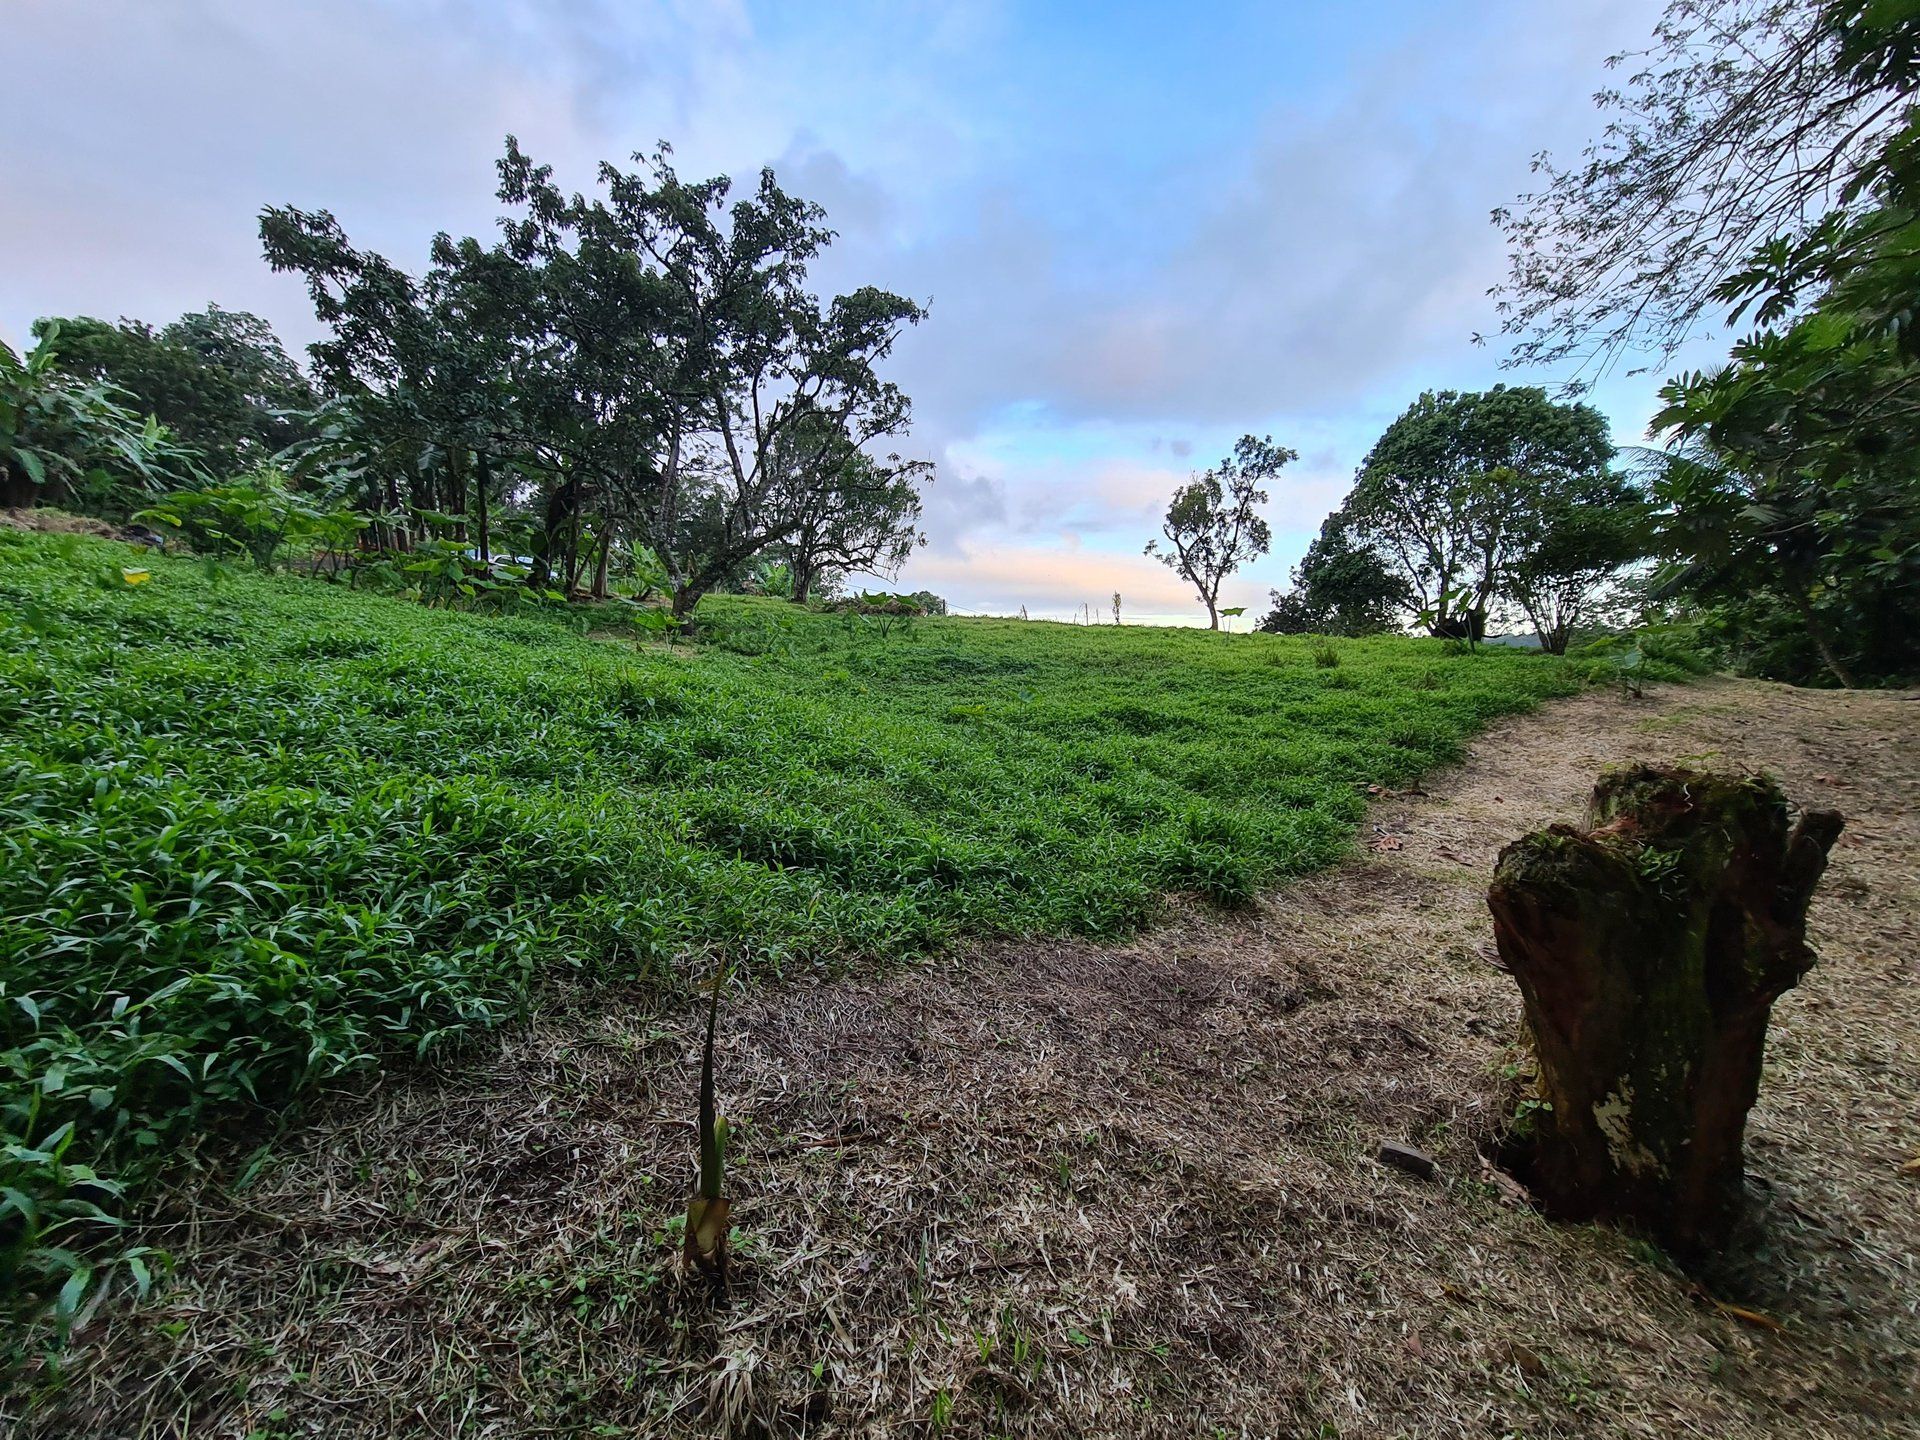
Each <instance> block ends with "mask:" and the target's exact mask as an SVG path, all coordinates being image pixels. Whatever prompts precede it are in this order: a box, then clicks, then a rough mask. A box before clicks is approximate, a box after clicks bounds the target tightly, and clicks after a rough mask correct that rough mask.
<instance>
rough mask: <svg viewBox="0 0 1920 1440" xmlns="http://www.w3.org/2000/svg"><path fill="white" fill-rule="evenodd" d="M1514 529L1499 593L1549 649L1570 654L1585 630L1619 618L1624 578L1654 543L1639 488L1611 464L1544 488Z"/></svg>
mask: <svg viewBox="0 0 1920 1440" xmlns="http://www.w3.org/2000/svg"><path fill="white" fill-rule="evenodd" d="M1516 529H1517V533H1516V535H1515V536H1514V543H1513V545H1512V548H1511V560H1510V561H1509V563H1508V566H1507V569H1506V573H1505V575H1504V576H1503V577H1502V580H1501V586H1500V594H1501V596H1502V598H1504V599H1506V600H1508V601H1510V602H1511V603H1512V604H1513V605H1515V606H1517V607H1518V608H1519V610H1520V612H1521V613H1522V614H1524V615H1525V616H1526V617H1527V620H1528V622H1529V623H1531V624H1532V626H1533V631H1534V634H1535V635H1537V636H1538V637H1539V639H1540V648H1541V649H1543V650H1545V651H1546V652H1547V653H1548V654H1551V655H1563V654H1565V653H1566V649H1567V643H1568V642H1569V641H1570V640H1571V639H1572V638H1573V637H1574V635H1575V634H1576V633H1578V632H1579V631H1580V630H1583V629H1586V628H1588V627H1590V626H1593V625H1595V624H1597V623H1599V622H1601V621H1602V620H1605V619H1617V618H1619V617H1620V615H1621V613H1622V612H1623V610H1624V609H1625V602H1626V600H1627V595H1626V592H1625V589H1624V587H1623V585H1622V583H1621V582H1622V578H1623V576H1624V575H1625V574H1626V573H1627V571H1628V570H1629V569H1630V568H1631V567H1633V566H1634V565H1636V564H1637V563H1638V562H1641V561H1644V560H1645V559H1646V558H1647V557H1648V555H1649V554H1650V553H1651V551H1652V549H1653V545H1654V540H1653V527H1652V516H1651V512H1650V507H1649V505H1648V502H1647V499H1646V496H1645V494H1644V492H1643V490H1642V488H1641V486H1640V485H1639V484H1638V483H1637V482H1636V481H1635V479H1634V478H1633V477H1632V476H1630V475H1623V474H1618V473H1615V472H1613V471H1609V470H1601V471H1596V472H1594V473H1592V474H1590V475H1576V476H1573V477H1571V478H1570V479H1569V480H1568V481H1567V483H1565V484H1562V485H1555V486H1551V487H1547V488H1545V489H1544V490H1543V492H1542V493H1541V494H1540V495H1539V496H1538V498H1537V502H1536V503H1535V504H1533V505H1530V506H1528V507H1527V508H1526V509H1525V510H1524V511H1523V512H1521V514H1520V515H1519V516H1518V518H1517V522H1516Z"/></svg>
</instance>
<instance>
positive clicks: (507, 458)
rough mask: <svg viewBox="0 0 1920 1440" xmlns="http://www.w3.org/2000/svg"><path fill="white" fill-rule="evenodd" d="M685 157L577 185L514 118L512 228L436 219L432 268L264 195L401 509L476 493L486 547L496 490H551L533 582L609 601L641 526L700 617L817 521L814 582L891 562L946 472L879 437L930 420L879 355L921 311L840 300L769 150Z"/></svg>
mask: <svg viewBox="0 0 1920 1440" xmlns="http://www.w3.org/2000/svg"><path fill="white" fill-rule="evenodd" d="M669 157H670V152H669V151H668V149H667V148H666V147H665V146H662V147H660V148H659V149H658V150H657V151H656V152H655V153H654V154H653V155H651V156H645V157H639V160H640V165H639V168H638V169H636V170H634V171H623V170H621V169H619V168H618V167H616V166H613V165H603V166H602V167H601V168H600V173H599V180H600V193H599V194H597V195H593V196H588V195H582V194H573V195H568V194H567V193H565V192H563V191H562V190H561V189H560V188H559V187H558V186H557V185H556V184H555V182H554V179H553V174H552V171H551V169H550V168H549V167H547V166H541V165H536V164H534V162H533V161H532V160H531V159H530V158H529V157H528V156H527V155H526V154H525V153H524V152H523V151H522V150H521V149H520V147H519V145H518V144H517V143H516V142H515V141H513V139H512V138H511V137H509V139H508V142H507V148H506V154H505V156H504V157H503V158H502V160H501V161H500V164H499V177H500V185H499V191H498V195H499V199H500V200H501V202H502V203H503V204H505V205H507V206H509V207H510V213H509V214H508V215H507V216H505V217H503V219H502V222H501V228H502V239H501V240H500V242H499V243H497V244H495V245H492V246H483V245H482V244H481V243H480V242H479V241H477V240H474V239H471V238H468V239H464V240H459V241H455V240H453V239H452V238H450V237H448V236H445V235H442V236H439V237H438V238H436V240H435V241H434V244H433V249H432V265H431V268H430V269H429V270H428V271H427V273H426V274H425V275H424V276H422V277H420V278H419V279H415V278H414V277H412V276H410V275H408V274H406V273H405V272H404V271H402V270H400V269H399V268H398V267H397V266H395V265H393V264H391V263H390V262H388V261H387V260H385V259H384V258H382V257H380V256H378V255H375V254H371V253H369V252H365V251H361V250H357V249H355V248H354V247H353V246H352V245H351V244H350V243H349V242H348V240H347V237H346V235H345V232H344V231H343V230H342V229H341V227H340V225H339V223H338V222H337V221H336V220H335V219H334V217H333V216H332V215H330V214H328V213H326V212H325V211H319V212H305V211H300V210H295V209H292V208H284V207H283V208H273V209H269V210H268V211H267V212H266V213H265V215H264V217H263V219H262V224H261V233H262V239H263V241H264V243H265V246H266V250H267V255H268V258H269V260H270V262H271V263H272V264H273V265H274V267H275V268H276V269H281V270H291V271H298V272H299V273H301V274H303V275H305V276H306V278H307V284H308V290H309V292H310V294H311V296H312V298H313V302H314V308H315V313H316V315H317V316H318V317H319V318H320V319H321V320H322V321H323V322H325V323H326V324H327V325H328V326H329V327H330V328H331V330H332V335H331V337H330V338H329V339H327V340H326V341H323V342H322V343H321V344H319V345H317V346H315V347H314V357H315V362H316V365H317V367H318V368H319V370H320V373H321V375H322V377H323V379H324V380H325V381H326V383H327V384H328V386H329V387H330V388H331V389H332V390H334V391H335V392H336V393H338V394H339V395H340V397H341V398H342V405H343V409H342V415H343V417H344V419H345V421H346V425H345V429H346V432H347V434H348V436H350V437H351V438H352V439H354V440H355V441H357V442H358V443H359V445H360V447H361V448H362V450H363V451H366V452H371V453H374V454H377V455H379V456H381V457H384V463H380V464H376V465H367V464H360V465H359V466H358V467H357V468H359V469H360V470H362V471H363V472H369V473H380V474H382V475H383V477H384V479H385V483H386V484H387V485H388V487H389V493H388V494H387V496H386V497H385V508H386V509H387V510H388V511H394V512H397V511H400V510H401V509H402V508H403V507H402V505H401V503H400V500H399V497H398V495H397V494H395V493H393V487H394V479H393V476H394V474H395V473H396V471H397V472H398V473H401V474H404V475H406V476H407V477H408V482H409V488H410V489H411V490H412V491H413V495H412V498H411V505H412V506H413V507H414V508H416V509H418V508H425V509H437V510H446V511H449V512H453V513H461V514H465V513H469V512H471V513H472V514H473V516H474V519H475V524H476V526H477V527H478V529H479V530H480V541H481V552H482V555H483V558H484V557H485V555H486V553H487V537H486V531H485V527H486V525H487V523H488V521H487V515H488V507H489V506H490V505H493V506H497V505H498V504H499V503H500V502H502V501H504V500H509V499H515V500H517V499H519V498H520V497H521V496H522V493H523V492H525V491H531V492H532V495H531V497H530V498H531V501H532V505H533V508H534V509H535V510H537V512H538V520H537V523H536V525H535V527H534V533H533V535H532V537H531V542H530V549H531V559H532V561H533V564H532V565H531V566H530V567H529V573H528V581H529V583H530V584H531V585H532V586H534V587H535V588H538V589H546V588H555V589H558V590H560V591H561V592H562V593H568V592H571V591H572V590H573V589H574V588H575V587H576V585H578V584H579V582H580V581H581V579H582V577H583V575H584V574H585V573H586V572H587V571H588V570H589V569H591V571H592V574H593V579H592V590H593V593H594V594H595V595H596V596H600V597H603V596H604V595H605V594H606V593H607V578H608V577H607V570H608V565H609V560H610V557H611V555H612V554H613V553H614V552H615V550H616V549H617V548H618V547H619V546H621V545H623V544H624V545H626V546H628V547H638V546H645V547H647V548H648V549H650V550H651V551H652V553H653V554H654V555H655V556H657V557H658V559H659V561H660V562H661V564H662V565H663V567H664V568H665V570H666V572H667V577H668V578H667V584H666V586H665V588H666V589H667V590H668V591H669V593H670V596H671V601H672V605H673V610H674V614H675V615H676V617H679V618H681V619H684V618H685V617H686V616H687V615H688V614H690V613H691V611H692V609H693V607H694V606H695V605H696V604H697V603H698V601H699V598H700V596H701V595H703V594H705V593H707V592H708V591H709V590H712V589H714V588H716V587H718V586H721V585H723V584H725V583H728V582H730V581H735V580H737V579H738V578H740V577H741V576H742V574H743V573H744V571H745V568H746V567H747V566H748V565H749V564H750V563H751V562H752V561H753V560H754V559H756V558H757V557H758V556H760V555H762V554H763V553H764V552H767V551H769V550H772V549H776V548H778V547H780V546H783V545H787V544H790V543H791V542H794V541H795V540H796V537H798V538H799V539H800V540H801V542H802V543H801V546H800V548H799V549H798V550H796V551H795V552H794V553H793V555H791V556H790V557H789V558H790V559H791V560H793V561H795V562H796V575H795V580H796V590H797V591H798V592H799V593H800V594H802V595H804V594H805V593H806V590H807V588H808V586H809V584H810V583H811V579H812V569H813V568H817V567H818V566H820V565H827V566H832V565H853V566H856V567H857V566H860V565H863V564H865V563H867V562H868V561H871V562H872V563H873V564H875V565H877V566H879V567H881V568H885V567H886V566H888V565H890V564H892V563H894V560H893V558H892V557H893V556H894V554H895V551H896V549H897V547H898V542H899V541H900V540H901V539H902V538H903V537H908V538H910V537H911V533H912V529H913V522H914V520H915V519H916V518H917V513H918V499H917V495H916V494H915V493H914V488H913V486H914V482H915V481H916V479H917V478H919V477H921V476H923V475H924V473H925V471H926V470H927V468H928V467H927V466H926V465H925V464H924V463H922V462H909V461H901V460H899V459H898V457H896V456H887V457H886V458H884V459H881V458H879V457H877V456H875V455H873V454H872V453H869V450H868V447H869V446H871V445H874V444H876V443H877V442H880V441H882V440H883V439H886V438H888V437H893V436H897V435H899V434H902V433H904V432H905V430H906V428H907V424H908V421H909V417H910V405H909V403H908V401H907V399H906V397H905V396H904V395H902V394H901V393H900V391H899V390H898V388H897V387H896V386H894V385H893V384H891V383H890V382H887V381H885V380H883V379H882V378H881V377H880V375H879V374H878V373H877V367H878V366H879V365H881V364H882V363H883V362H884V361H885V360H886V358H887V357H888V355H889V354H890V352H891V350H892V348H893V345H894V343H895V341H896V340H897V339H898V337H899V334H900V333H901V331H902V330H903V329H904V328H905V327H907V326H909V325H912V324H915V323H917V322H918V321H919V320H920V318H921V316H922V313H923V312H922V310H921V307H920V306H918V305H917V304H915V303H914V302H912V301H910V300H906V299H904V298H902V297H900V296H897V295H892V294H889V293H888V292H886V291H883V290H879V289H876V288H874V287H871V286H868V287H863V288H860V289H857V290H854V291H852V292H850V293H848V294H844V295H840V296H837V297H835V298H834V299H833V300H832V301H830V302H828V303H826V304H824V305H823V304H822V303H821V302H820V300H819V299H818V298H816V297H815V296H814V295H813V294H812V293H811V292H810V291H809V290H808V289H807V267H808V265H809V263H810V262H812V261H813V260H815V259H816V258H817V257H818V256H819V255H820V254H821V253H822V251H823V250H824V249H825V247H826V246H827V244H828V243H829V242H830V240H831V239H832V232H831V231H830V230H828V229H827V228H826V225H825V224H824V219H825V217H824V213H823V212H822V211H821V210H820V208H819V207H818V206H817V205H814V204H811V203H810V202H807V201H804V200H801V199H799V198H797V197H795V196H792V195H789V194H787V193H786V192H785V191H784V190H782V189H781V187H780V185H779V183H778V182H777V180H776V179H775V177H774V175H773V173H772V171H770V170H768V171H763V172H762V173H761V175H760V177H759V183H758V185H757V186H756V187H755V188H754V190H753V192H752V193H751V194H750V195H748V196H746V197H744V198H739V199H731V198H730V196H731V191H732V182H731V181H729V180H727V179H726V178H724V177H720V178H715V179H710V180H704V181H687V180H683V179H682V178H681V177H680V176H679V175H678V173H677V172H676V171H675V170H674V168H673V166H672V164H671V160H670V158H669ZM505 469H511V470H512V471H514V472H515V473H516V474H517V475H518V477H519V479H520V481H521V482H522V483H521V484H519V485H515V484H513V483H511V482H510V481H505V480H503V479H502V478H501V471H502V470H505ZM469 496H470V497H471V503H469V498H468V497H469ZM375 503H378V502H375Z"/></svg>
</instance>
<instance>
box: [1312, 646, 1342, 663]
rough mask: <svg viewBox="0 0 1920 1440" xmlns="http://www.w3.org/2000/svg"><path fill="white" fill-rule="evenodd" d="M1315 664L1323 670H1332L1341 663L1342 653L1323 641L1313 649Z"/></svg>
mask: <svg viewBox="0 0 1920 1440" xmlns="http://www.w3.org/2000/svg"><path fill="white" fill-rule="evenodd" d="M1313 663H1314V664H1315V665H1318V666H1319V667H1320V668H1321V669H1322V670H1331V669H1333V668H1334V667H1335V666H1337V665H1338V664H1339V663H1340V652H1339V651H1338V650H1336V649H1334V648H1333V646H1332V645H1330V644H1328V643H1327V642H1326V641H1325V640H1322V641H1321V642H1320V643H1319V644H1317V645H1315V646H1314V647H1313Z"/></svg>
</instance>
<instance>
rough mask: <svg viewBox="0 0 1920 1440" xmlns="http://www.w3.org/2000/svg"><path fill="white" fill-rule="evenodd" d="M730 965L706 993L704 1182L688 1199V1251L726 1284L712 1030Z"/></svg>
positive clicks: (692, 1261)
mask: <svg viewBox="0 0 1920 1440" xmlns="http://www.w3.org/2000/svg"><path fill="white" fill-rule="evenodd" d="M726 978H727V967H726V966H725V965H722V966H721V967H720V968H719V969H718V970H716V971H715V972H714V975H713V993H712V994H711V995H710V996H709V997H708V999H707V1043H706V1049H705V1051H704V1053H703V1054H702V1056H701V1060H700V1182H699V1184H698V1186H697V1187H696V1188H695V1189H694V1192H693V1198H692V1199H691V1200H689V1201H688V1202H687V1234H686V1242H685V1250H684V1254H685V1257H686V1263H687V1264H688V1266H689V1267H691V1268H692V1269H695V1270H698V1271H699V1272H700V1273H701V1274H703V1275H705V1276H707V1277H708V1278H710V1279H711V1280H712V1281H713V1282H714V1283H715V1284H716V1285H719V1286H720V1287H722V1288H723V1289H724V1288H725V1286H726V1283H727V1212H728V1209H729V1208H730V1207H729V1206H728V1203H727V1197H726V1194H725V1185H726V1174H727V1121H726V1117H725V1116H724V1115H721V1114H719V1113H718V1108H717V1107H716V1105H715V1103H714V1096H713V1032H714V1027H715V1026H716V1025H717V1024H718V1022H719V1018H720V987H721V986H722V985H723V984H724V983H725V982H726Z"/></svg>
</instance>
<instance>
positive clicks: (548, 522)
mask: <svg viewBox="0 0 1920 1440" xmlns="http://www.w3.org/2000/svg"><path fill="white" fill-rule="evenodd" d="M578 508H579V486H578V484H577V483H576V482H575V480H574V478H573V477H572V476H571V475H569V476H568V477H567V478H566V479H564V480H562V481H561V482H560V483H559V484H558V485H556V486H554V487H553V489H551V490H549V491H548V492H547V503H546V513H545V514H544V515H543V516H542V517H541V522H540V543H539V548H538V549H536V550H535V551H534V555H533V565H532V568H530V569H529V570H528V571H527V586H528V588H529V589H533V590H550V589H552V588H553V582H554V579H555V573H554V563H555V561H556V560H558V559H560V558H561V555H560V546H561V542H562V541H563V540H564V539H565V537H566V534H567V531H568V529H569V528H570V527H571V526H572V524H573V519H574V515H575V513H576V511H577V510H578Z"/></svg>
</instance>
